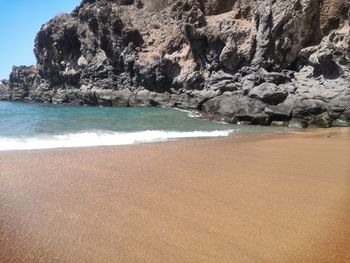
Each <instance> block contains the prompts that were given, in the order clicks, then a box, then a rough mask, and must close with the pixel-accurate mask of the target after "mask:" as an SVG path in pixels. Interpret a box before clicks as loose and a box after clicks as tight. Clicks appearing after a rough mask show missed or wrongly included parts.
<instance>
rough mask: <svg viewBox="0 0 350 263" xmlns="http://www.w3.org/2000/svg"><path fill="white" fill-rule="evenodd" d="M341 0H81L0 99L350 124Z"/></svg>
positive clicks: (52, 26)
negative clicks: (158, 107) (157, 107)
mask: <svg viewBox="0 0 350 263" xmlns="http://www.w3.org/2000/svg"><path fill="white" fill-rule="evenodd" d="M349 10H350V3H349V2H348V1H346V0H324V1H320V0H292V1H282V0H277V1H271V0H259V1H253V0H248V1H244V2H243V1H239V0H236V1H235V0H231V1H226V0H181V1H180V0H168V1H165V0H164V1H158V2H157V3H156V4H154V3H153V1H147V2H146V1H145V2H143V1H140V0H135V1H133V0H83V1H82V3H81V4H80V6H78V7H77V8H76V9H75V10H74V11H73V12H72V13H71V14H63V15H59V16H57V17H55V18H53V19H52V20H51V21H49V22H48V23H47V24H45V25H43V26H42V28H41V30H40V32H39V33H38V35H37V37H36V41H35V49H34V52H35V55H36V58H37V64H36V65H35V66H29V67H26V66H20V67H14V68H13V71H12V73H11V74H10V77H9V80H4V81H2V82H1V84H0V100H11V101H33V102H43V103H57V104H62V103H70V104H79V105H102V106H113V107H151V106H162V107H177V108H181V109H192V110H198V111H199V112H201V113H202V114H203V115H204V116H206V117H209V118H214V119H220V120H224V121H228V122H230V123H244V124H254V125H255V124H257V125H276V126H290V127H304V128H305V127H325V128H326V127H346V126H350V26H349V12H350V11H349Z"/></svg>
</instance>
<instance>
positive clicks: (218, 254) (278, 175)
mask: <svg viewBox="0 0 350 263" xmlns="http://www.w3.org/2000/svg"><path fill="white" fill-rule="evenodd" d="M0 258H1V260H0V261H1V262H350V129H329V130H313V131H312V130H308V131H306V132H298V133H294V134H270V135H237V136H232V137H229V138H224V139H198V140H182V141H174V142H166V143H156V144H144V145H133V146H123V147H97V148H80V149H57V150H40V151H17V152H1V153H0Z"/></svg>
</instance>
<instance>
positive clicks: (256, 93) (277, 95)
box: [249, 83, 288, 105]
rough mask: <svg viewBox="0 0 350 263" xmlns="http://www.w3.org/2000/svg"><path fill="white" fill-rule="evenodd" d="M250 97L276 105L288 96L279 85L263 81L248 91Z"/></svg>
mask: <svg viewBox="0 0 350 263" xmlns="http://www.w3.org/2000/svg"><path fill="white" fill-rule="evenodd" d="M249 96H250V97H251V98H256V99H260V100H262V101H263V102H265V103H268V104H271V105H277V104H279V103H281V102H283V101H284V100H285V99H286V98H287V97H288V92H287V91H286V90H281V89H280V87H279V86H277V85H276V84H273V83H263V84H261V85H259V86H257V87H255V88H253V89H252V90H251V91H250V92H249Z"/></svg>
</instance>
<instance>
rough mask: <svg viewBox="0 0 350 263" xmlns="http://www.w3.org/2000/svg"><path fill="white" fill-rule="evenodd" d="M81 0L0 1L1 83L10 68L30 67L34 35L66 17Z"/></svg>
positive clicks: (33, 60) (32, 57)
mask: <svg viewBox="0 0 350 263" xmlns="http://www.w3.org/2000/svg"><path fill="white" fill-rule="evenodd" d="M80 1H81V0H0V80H1V79H8V76H9V74H10V72H11V69H12V66H13V65H16V66H19V65H33V64H35V63H36V62H35V56H34V53H33V49H34V39H35V36H36V33H37V32H38V31H39V30H40V27H41V26H42V24H44V23H45V22H47V21H49V20H50V19H51V18H53V17H54V16H55V15H57V14H60V13H69V12H71V11H73V9H74V8H75V7H76V6H77V5H79V3H80Z"/></svg>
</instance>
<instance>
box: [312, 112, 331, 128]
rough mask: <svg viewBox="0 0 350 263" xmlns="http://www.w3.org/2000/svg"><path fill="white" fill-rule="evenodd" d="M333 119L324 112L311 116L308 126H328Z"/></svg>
mask: <svg viewBox="0 0 350 263" xmlns="http://www.w3.org/2000/svg"><path fill="white" fill-rule="evenodd" d="M333 121H334V120H333V119H332V118H331V117H330V116H329V114H328V113H327V112H325V113H322V114H320V115H317V116H315V117H313V118H312V119H311V121H310V124H309V127H317V128H329V127H331V125H332V123H333Z"/></svg>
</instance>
